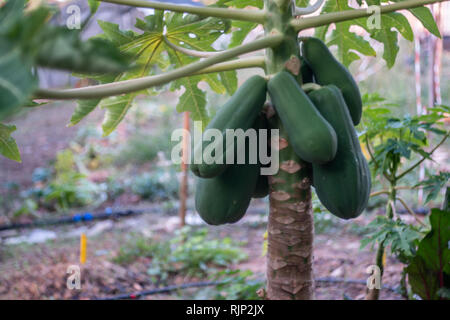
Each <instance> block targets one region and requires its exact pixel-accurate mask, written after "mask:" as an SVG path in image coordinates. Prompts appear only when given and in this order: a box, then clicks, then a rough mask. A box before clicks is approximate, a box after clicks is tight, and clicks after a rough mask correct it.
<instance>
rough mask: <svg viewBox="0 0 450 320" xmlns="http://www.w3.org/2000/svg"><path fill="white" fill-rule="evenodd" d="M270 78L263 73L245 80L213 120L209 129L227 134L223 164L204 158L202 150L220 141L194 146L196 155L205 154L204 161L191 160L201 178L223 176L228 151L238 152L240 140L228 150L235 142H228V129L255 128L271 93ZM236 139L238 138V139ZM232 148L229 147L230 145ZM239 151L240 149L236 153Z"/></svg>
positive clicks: (204, 142)
mask: <svg viewBox="0 0 450 320" xmlns="http://www.w3.org/2000/svg"><path fill="white" fill-rule="evenodd" d="M266 91H267V84H266V80H265V79H264V78H262V77H260V76H253V77H251V78H249V79H248V80H247V81H245V83H244V84H242V85H241V86H240V87H239V89H238V90H237V91H236V92H235V93H234V94H233V96H232V97H231V98H230V99H229V100H228V102H227V103H225V105H224V106H222V107H221V108H220V109H219V111H218V112H217V114H216V115H215V116H214V118H213V119H212V120H211V122H210V123H209V124H208V126H207V127H206V129H205V132H206V131H207V130H208V129H218V130H219V131H220V132H221V133H222V137H223V140H222V141H223V161H222V163H212V164H208V163H206V162H205V161H203V160H204V159H203V157H202V153H203V152H204V151H205V148H207V147H208V146H210V147H211V146H212V145H213V144H214V143H216V141H215V140H214V139H212V140H213V141H203V142H202V143H198V144H197V145H196V146H195V147H194V151H193V155H194V158H193V159H195V157H201V159H202V163H200V164H197V163H194V161H191V165H190V168H191V171H192V172H193V173H194V174H195V175H196V176H198V177H203V178H212V177H216V176H218V175H220V174H221V173H222V172H224V171H225V169H226V168H227V166H228V165H227V163H226V156H227V153H228V152H235V151H236V143H235V149H234V150H227V145H229V144H230V143H232V141H227V139H226V130H227V129H242V130H244V131H246V130H247V129H249V128H251V126H252V125H253V124H254V122H255V120H256V119H257V117H258V115H259V113H260V112H261V110H262V108H263V106H264V102H265V101H266V96H267V93H266ZM235 142H236V140H235ZM228 149H229V148H228ZM235 154H236V152H235Z"/></svg>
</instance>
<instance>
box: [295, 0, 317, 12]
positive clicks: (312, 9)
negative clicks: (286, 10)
mask: <svg viewBox="0 0 450 320" xmlns="http://www.w3.org/2000/svg"><path fill="white" fill-rule="evenodd" d="M323 2H324V0H316V2H315V3H314V4H312V5H310V6H309V7H306V8H300V7H297V6H295V7H294V15H295V16H304V15H307V14H311V13H314V12H316V11H317V10H319V8H320V7H321V6H322V4H323Z"/></svg>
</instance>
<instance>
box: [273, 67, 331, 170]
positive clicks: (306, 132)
mask: <svg viewBox="0 0 450 320" xmlns="http://www.w3.org/2000/svg"><path fill="white" fill-rule="evenodd" d="M267 88H268V91H269V95H270V98H271V100H272V102H273V105H274V108H275V110H276V111H277V113H278V116H279V117H280V119H281V121H282V123H283V126H284V128H285V129H286V132H287V135H288V138H289V142H290V144H291V145H292V148H293V149H294V151H295V153H296V154H297V155H298V156H299V157H300V158H301V159H303V160H305V161H308V162H311V163H326V162H328V161H331V160H333V158H334V156H335V155H336V148H337V143H336V141H337V140H336V133H335V132H334V129H333V128H332V127H331V126H330V124H329V123H328V122H327V121H326V120H325V119H324V118H323V117H322V116H321V115H320V113H319V111H317V109H316V107H315V106H314V104H313V103H312V102H311V100H310V99H309V98H308V96H307V95H306V93H305V92H304V91H303V90H302V88H301V87H300V86H299V84H298V83H297V81H296V80H295V78H294V77H293V76H292V75H291V74H290V73H288V72H286V71H282V72H280V73H278V74H276V75H275V76H274V77H272V78H271V79H270V80H269V83H268V85H267Z"/></svg>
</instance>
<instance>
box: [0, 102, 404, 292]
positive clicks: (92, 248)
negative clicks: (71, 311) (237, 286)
mask: <svg viewBox="0 0 450 320" xmlns="http://www.w3.org/2000/svg"><path fill="white" fill-rule="evenodd" d="M72 110H73V105H72V104H71V105H67V104H55V105H50V106H46V107H44V108H43V109H42V110H40V112H35V111H30V112H28V113H27V114H25V115H24V116H21V117H20V118H18V119H16V120H14V121H12V122H11V123H13V124H16V125H17V127H18V131H17V132H15V133H14V137H15V138H16V140H17V143H18V145H19V148H20V150H21V153H22V159H23V163H22V164H17V163H14V162H12V161H9V160H6V159H3V158H0V181H3V182H7V181H15V182H16V183H18V184H20V186H21V187H23V188H25V187H28V186H30V184H31V174H32V172H33V170H34V168H36V167H39V166H45V165H47V163H48V162H49V161H50V160H52V159H53V158H54V157H55V154H56V153H57V152H58V151H59V150H61V149H64V148H66V147H67V146H68V144H69V142H70V141H71V140H72V139H73V138H74V136H75V134H76V130H77V129H76V128H67V127H66V124H67V123H68V121H69V119H70V115H71V112H72ZM101 115H102V112H101V111H100V112H98V113H94V115H92V116H90V117H89V119H88V120H87V121H89V122H94V123H100V121H101ZM250 217H251V216H250ZM248 218H249V217H248V216H247V217H246V218H244V221H243V222H240V223H238V224H236V225H231V226H221V227H209V234H210V236H211V237H225V236H228V237H232V239H233V240H236V241H244V242H246V245H245V246H244V250H245V251H246V252H247V254H248V259H247V260H245V261H243V262H241V263H239V264H237V265H234V266H230V267H231V268H234V269H241V270H246V269H248V270H252V271H253V272H254V273H255V274H256V275H258V276H260V277H262V278H263V277H264V273H265V268H266V262H265V257H264V256H263V255H262V245H263V236H264V233H265V224H264V223H260V224H258V225H256V226H255V225H254V224H252V223H248V221H247V222H246V220H248ZM362 219H367V217H366V218H364V217H362ZM176 224H177V220H176V217H174V216H165V215H162V214H145V215H142V216H138V217H132V218H124V219H122V220H119V221H114V222H111V221H109V222H105V221H103V222H96V223H94V222H92V223H90V224H89V225H87V226H65V227H57V228H48V229H46V230H47V231H53V232H55V233H56V234H57V238H56V239H53V240H48V241H46V242H44V243H36V244H29V245H6V244H4V243H3V244H2V243H0V299H94V298H104V297H110V296H114V295H117V294H123V293H131V292H136V291H141V290H147V289H151V288H155V287H156V286H157V284H155V283H152V281H151V280H150V277H149V276H148V275H147V269H148V268H149V266H150V265H151V263H152V261H151V259H150V258H139V259H138V260H137V261H135V262H134V263H132V264H130V265H128V266H126V267H124V266H121V265H119V264H115V263H113V262H112V260H113V258H114V257H115V256H116V255H117V253H118V250H119V247H120V246H121V245H123V243H124V241H125V239H126V238H127V235H129V234H130V233H131V232H136V231H138V232H140V233H142V234H143V235H145V236H147V237H156V238H164V237H166V238H167V237H170V236H171V234H172V232H173V230H174V228H175V227H176ZM89 230H91V231H92V230H97V231H96V234H95V235H93V236H88V259H87V263H86V264H85V265H83V266H81V275H82V281H81V286H82V288H81V290H69V289H67V286H66V282H67V277H68V274H67V268H68V266H69V265H73V264H78V261H79V236H77V235H78V234H79V233H80V232H82V231H86V232H88V234H89ZM30 232H31V230H26V231H23V232H21V233H16V232H3V233H1V235H0V238H3V239H7V238H10V237H14V236H19V235H28V234H29V233H30ZM92 233H94V232H92ZM68 234H72V236H67V237H66V235H68ZM360 238H361V237H360V236H358V235H356V234H354V233H351V232H348V231H345V228H344V229H342V230H340V231H336V232H335V231H333V232H330V233H327V234H319V235H317V236H316V239H315V248H314V270H315V277H316V278H318V279H320V278H325V277H333V278H337V279H353V280H354V279H356V280H362V281H365V279H367V276H368V275H367V274H366V272H365V270H366V268H367V266H369V265H371V264H372V261H373V259H374V255H375V253H374V252H373V251H370V250H369V249H365V250H362V251H360V250H359V240H360ZM401 268H402V265H401V264H400V263H399V262H398V261H395V260H394V259H392V258H388V260H387V266H386V269H385V275H384V284H385V285H388V286H391V287H395V286H397V285H398V283H399V277H400V271H401ZM199 280H202V281H203V280H205V279H194V278H186V277H184V276H175V277H173V278H171V279H170V284H181V283H186V282H195V281H199ZM192 291H195V290H194V289H192V290H189V291H186V292H192ZM364 292H365V286H364V284H359V283H357V284H354V283H346V282H339V283H329V282H323V281H317V282H316V298H317V299H343V298H351V299H363V298H364ZM184 296H186V295H184ZM181 297H183V294H181V295H180V294H179V293H178V292H174V293H172V294H163V295H161V294H160V295H152V296H147V297H145V299H180V298H181ZM381 299H401V297H400V296H399V295H398V294H397V293H394V292H392V291H389V290H383V291H382V293H381Z"/></svg>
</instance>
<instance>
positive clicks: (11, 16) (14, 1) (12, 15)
mask: <svg viewBox="0 0 450 320" xmlns="http://www.w3.org/2000/svg"><path fill="white" fill-rule="evenodd" d="M24 7H25V0H10V1H6V3H5V4H4V6H2V7H0V34H2V35H4V34H5V33H7V32H8V31H9V30H10V29H11V28H12V27H13V26H15V25H16V24H17V23H18V22H19V21H20V20H21V18H22V17H23V9H24Z"/></svg>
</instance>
